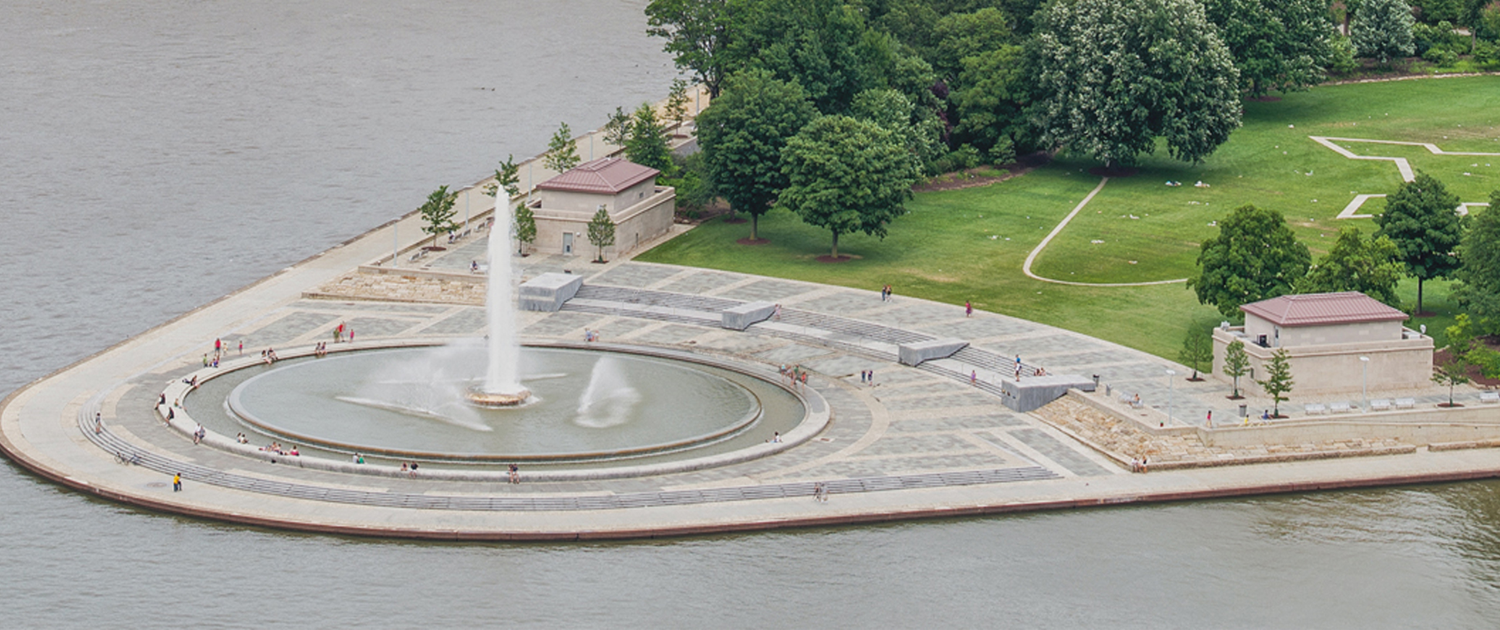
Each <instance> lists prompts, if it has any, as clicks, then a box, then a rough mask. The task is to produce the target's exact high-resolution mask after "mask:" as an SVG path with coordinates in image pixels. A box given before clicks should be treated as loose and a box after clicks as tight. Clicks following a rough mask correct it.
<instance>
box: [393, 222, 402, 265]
mask: <svg viewBox="0 0 1500 630" xmlns="http://www.w3.org/2000/svg"><path fill="white" fill-rule="evenodd" d="M400 227H401V217H396V222H395V223H392V224H391V268H392V269H395V268H396V267H398V266H400V265H401V233H400V231H399V228H400Z"/></svg>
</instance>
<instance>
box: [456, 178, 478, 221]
mask: <svg viewBox="0 0 1500 630" xmlns="http://www.w3.org/2000/svg"><path fill="white" fill-rule="evenodd" d="M473 187H474V185H473V184H469V185H468V186H464V187H463V190H460V191H458V192H461V193H463V194H464V231H465V232H467V231H469V193H470V192H471V191H470V189H471V188H473Z"/></svg>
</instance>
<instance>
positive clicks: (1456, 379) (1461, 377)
mask: <svg viewBox="0 0 1500 630" xmlns="http://www.w3.org/2000/svg"><path fill="white" fill-rule="evenodd" d="M1468 373H1469V361H1468V360H1467V358H1466V357H1465V355H1464V354H1463V353H1461V352H1459V351H1458V350H1457V349H1454V348H1449V350H1448V360H1447V361H1444V362H1443V364H1442V365H1440V366H1437V367H1436V368H1434V369H1433V371H1432V382H1434V383H1437V384H1439V385H1447V386H1448V406H1449V407H1453V406H1455V405H1454V404H1453V388H1454V387H1455V386H1458V385H1463V384H1464V383H1467V382H1469V376H1468Z"/></svg>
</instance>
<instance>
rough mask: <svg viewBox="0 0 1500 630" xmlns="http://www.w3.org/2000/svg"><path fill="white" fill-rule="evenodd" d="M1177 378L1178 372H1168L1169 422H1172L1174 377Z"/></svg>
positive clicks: (1171, 370) (1169, 370) (1170, 370)
mask: <svg viewBox="0 0 1500 630" xmlns="http://www.w3.org/2000/svg"><path fill="white" fill-rule="evenodd" d="M1174 376H1177V370H1173V369H1168V370H1167V422H1171V421H1172V381H1173V380H1176V379H1173V378H1172V377H1174Z"/></svg>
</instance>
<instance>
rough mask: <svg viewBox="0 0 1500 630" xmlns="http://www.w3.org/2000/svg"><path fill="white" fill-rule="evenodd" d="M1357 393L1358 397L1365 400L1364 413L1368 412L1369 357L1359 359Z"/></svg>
mask: <svg viewBox="0 0 1500 630" xmlns="http://www.w3.org/2000/svg"><path fill="white" fill-rule="evenodd" d="M1359 372H1360V374H1359V376H1360V384H1359V392H1360V397H1361V398H1364V400H1365V411H1366V412H1369V411H1370V357H1360V358H1359Z"/></svg>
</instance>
